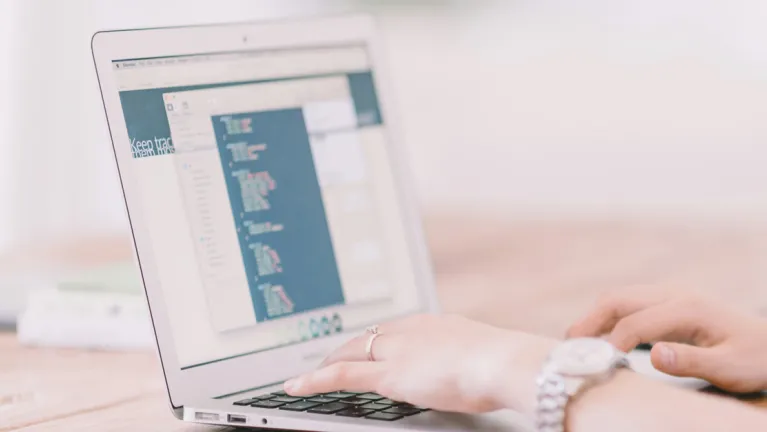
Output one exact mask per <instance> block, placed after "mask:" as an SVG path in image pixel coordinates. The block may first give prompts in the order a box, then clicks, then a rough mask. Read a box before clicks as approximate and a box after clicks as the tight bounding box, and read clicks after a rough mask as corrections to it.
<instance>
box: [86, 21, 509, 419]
mask: <svg viewBox="0 0 767 432" xmlns="http://www.w3.org/2000/svg"><path fill="white" fill-rule="evenodd" d="M374 36H375V31H374V25H373V22H372V20H371V19H370V18H368V17H364V16H351V17H333V18H319V19H309V20H303V21H291V22H267V23H258V24H235V25H213V26H199V27H183V28H162V29H146V30H125V31H109V32H100V33H97V34H96V35H94V37H93V41H92V48H93V56H94V61H95V64H96V69H97V72H98V78H99V83H100V86H101V92H102V96H103V100H104V107H105V110H106V115H107V120H108V122H109V128H110V131H111V135H112V141H113V147H114V152H115V158H116V162H117V166H118V169H119V173H120V178H121V182H122V188H123V193H124V196H125V202H126V208H127V211H128V216H129V218H130V223H131V228H132V231H133V238H134V243H135V251H136V258H137V262H138V265H139V267H140V271H141V275H142V277H143V282H144V287H145V290H146V295H147V299H148V302H149V307H150V310H151V316H152V321H153V324H154V329H155V334H156V338H157V347H158V352H159V355H160V359H161V361H162V366H163V371H164V375H165V381H166V383H167V388H168V396H169V399H170V404H171V406H172V408H173V412H174V413H175V415H176V416H177V417H178V418H180V419H183V420H184V421H190V422H199V423H209V424H216V425H234V426H251V427H264V428H270V429H291V430H309V431H359V430H361V429H365V430H368V429H369V430H402V429H405V430H423V431H431V430H443V431H444V430H500V429H506V430H508V429H513V428H514V425H516V424H519V419H518V416H516V415H514V414H513V413H502V414H501V415H498V414H496V415H489V416H463V415H455V414H446V413H438V412H434V411H429V410H424V409H422V408H420V407H414V406H410V405H407V404H401V403H399V402H397V401H392V400H388V399H385V398H383V397H382V396H380V395H376V394H372V393H366V394H354V393H348V392H335V393H331V394H325V395H316V396H314V397H311V398H291V397H289V396H287V395H286V394H284V393H282V392H280V391H279V390H280V387H281V383H282V382H284V380H286V379H288V378H291V377H294V376H296V375H298V374H300V373H303V372H306V371H309V370H311V369H313V368H315V367H316V366H317V365H318V363H319V362H320V361H321V360H322V359H323V358H324V356H325V355H326V354H328V353H329V352H330V351H331V350H332V349H333V348H335V347H337V346H339V345H340V344H342V343H343V342H345V341H346V340H348V339H350V338H351V337H354V336H356V335H358V334H359V333H360V332H362V331H363V329H365V327H366V326H369V325H371V324H374V323H379V322H382V321H387V320H391V319H395V318H397V317H402V316H405V315H408V314H414V313H420V312H433V311H436V310H437V304H436V301H435V290H434V285H433V282H432V276H431V272H430V268H429V261H428V257H427V251H426V246H425V243H424V239H423V235H422V233H421V229H420V227H419V220H418V216H417V214H416V211H415V206H414V204H413V202H412V201H411V199H410V196H409V195H410V191H411V190H412V189H413V187H412V182H411V181H410V180H409V178H408V177H407V175H406V173H405V172H404V171H403V170H402V163H401V154H400V152H399V151H398V148H397V144H399V140H398V135H397V130H396V124H395V116H394V114H393V113H392V111H391V105H390V103H391V102H390V100H389V93H388V92H387V89H386V87H385V85H386V81H385V79H384V78H383V71H382V70H381V69H380V68H379V67H378V66H379V60H378V55H377V54H378V53H377V51H376V49H377V48H376V45H375V43H374ZM425 55H428V53H425Z"/></svg>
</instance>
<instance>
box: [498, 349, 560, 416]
mask: <svg viewBox="0 0 767 432" xmlns="http://www.w3.org/2000/svg"><path fill="white" fill-rule="evenodd" d="M516 339H517V340H516V341H515V343H514V344H513V346H514V349H513V350H512V352H511V353H510V356H509V357H508V359H507V362H506V368H507V369H506V375H505V376H506V379H505V380H499V384H500V386H501V388H500V389H499V396H498V399H499V401H500V404H501V405H502V406H503V407H504V408H508V409H513V410H515V411H518V412H521V413H523V414H525V415H526V416H533V415H534V414H535V410H536V405H537V397H536V395H537V393H538V386H537V385H536V377H537V376H538V374H540V372H541V370H542V368H543V365H544V363H545V362H546V358H547V357H548V356H549V353H551V351H552V350H553V349H554V347H556V346H557V344H558V343H559V341H557V340H556V339H550V338H544V337H538V336H531V335H522V336H521V342H520V340H519V339H520V337H517V338H516Z"/></svg>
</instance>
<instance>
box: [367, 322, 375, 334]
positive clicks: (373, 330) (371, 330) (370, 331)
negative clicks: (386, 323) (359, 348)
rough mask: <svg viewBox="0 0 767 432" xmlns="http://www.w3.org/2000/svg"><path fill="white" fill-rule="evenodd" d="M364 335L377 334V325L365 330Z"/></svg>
mask: <svg viewBox="0 0 767 432" xmlns="http://www.w3.org/2000/svg"><path fill="white" fill-rule="evenodd" d="M365 333H367V334H378V324H376V325H372V326H370V327H368V328H366V329H365Z"/></svg>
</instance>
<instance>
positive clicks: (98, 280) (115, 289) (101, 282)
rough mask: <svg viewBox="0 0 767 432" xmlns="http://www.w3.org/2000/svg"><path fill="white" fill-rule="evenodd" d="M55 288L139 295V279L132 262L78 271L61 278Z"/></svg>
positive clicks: (70, 290) (65, 290)
mask: <svg viewBox="0 0 767 432" xmlns="http://www.w3.org/2000/svg"><path fill="white" fill-rule="evenodd" d="M57 287H58V289H59V290H60V291H62V292H72V291H77V292H89V291H91V292H100V293H120V294H137V295H140V294H141V279H140V278H139V274H138V270H137V269H136V266H135V265H134V264H133V262H132V261H125V262H118V263H114V264H109V265H104V266H99V267H93V268H89V269H86V270H80V271H78V272H76V273H73V274H71V275H68V276H67V277H63V278H62V279H61V280H59V281H58V283H57Z"/></svg>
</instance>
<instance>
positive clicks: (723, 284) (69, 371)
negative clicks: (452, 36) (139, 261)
mask: <svg viewBox="0 0 767 432" xmlns="http://www.w3.org/2000/svg"><path fill="white" fill-rule="evenodd" d="M427 232H428V236H429V241H430V245H431V248H432V250H433V258H434V264H435V269H436V271H437V281H438V286H439V292H440V297H441V300H442V303H443V306H444V308H445V309H446V310H448V311H451V312H457V313H461V314H464V315H467V316H470V317H473V318H476V319H480V320H483V321H486V322H490V323H492V324H495V325H499V326H502V327H512V328H518V329H523V330H527V331H532V332H538V333H543V334H549V335H561V334H563V332H564V330H565V328H566V326H567V324H568V323H570V322H572V320H573V319H575V318H576V317H577V316H579V315H580V314H582V313H584V312H585V311H586V310H587V309H588V307H589V306H590V305H591V304H592V303H593V302H594V300H595V299H596V297H598V296H599V295H600V294H601V293H603V292H604V291H607V290H609V289H612V288H616V287H621V286H626V285H632V284H639V283H641V284H649V285H653V286H660V287H663V288H664V289H676V290H681V289H694V290H696V291H698V292H705V293H709V294H713V295H717V294H720V293H721V294H724V293H726V294H727V300H728V301H731V302H734V303H739V304H743V305H748V306H749V307H750V308H752V309H755V310H757V311H765V310H767V290H763V289H760V288H761V287H764V286H765V282H767V270H764V269H767V266H765V265H764V264H765V263H767V229H766V230H762V229H761V228H759V227H743V226H740V227H723V226H694V227H692V226H689V225H685V224H677V225H674V224H656V223H646V222H643V223H637V222H631V221H600V222H594V221H582V222H572V221H570V222H534V223H525V222H513V223H512V222H498V221H497V222H493V221H486V220H485V221H479V220H475V219H470V218H468V219H467V218H457V219H452V218H439V219H430V220H428V224H427ZM467 287H470V288H471V293H470V294H469V295H467V294H466V288H467ZM725 290H726V291H725ZM487 299H493V301H487ZM0 383H1V384H2V385H1V386H0V431H6V430H16V429H21V430H24V431H27V432H29V431H47V430H51V431H54V430H55V431H59V430H78V431H82V430H104V429H105V427H106V429H108V430H131V431H133V430H141V431H149V430H157V431H174V430H184V431H192V430H211V429H210V428H205V427H201V426H195V425H187V424H184V423H182V422H179V421H177V420H175V419H174V418H173V417H172V416H171V415H170V414H169V412H168V410H167V405H166V403H167V402H166V398H165V393H164V388H163V387H162V380H161V376H160V370H159V366H158V364H157V362H156V360H155V358H154V354H153V353H147V352H137V353H105V352H81V351H76V350H49V349H31V348H24V347H20V346H18V344H17V343H16V340H15V338H14V336H13V335H12V334H9V333H6V334H2V333H0ZM749 403H753V404H756V405H760V406H764V407H765V408H767V400H765V399H758V400H752V401H749Z"/></svg>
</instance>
